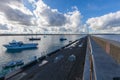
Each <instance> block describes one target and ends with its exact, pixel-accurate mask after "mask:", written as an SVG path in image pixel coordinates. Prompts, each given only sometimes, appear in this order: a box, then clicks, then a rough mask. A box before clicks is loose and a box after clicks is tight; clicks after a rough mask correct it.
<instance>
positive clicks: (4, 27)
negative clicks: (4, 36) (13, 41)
mask: <svg viewBox="0 0 120 80" xmlns="http://www.w3.org/2000/svg"><path fill="white" fill-rule="evenodd" d="M0 30H8V27H7V25H2V24H0Z"/></svg>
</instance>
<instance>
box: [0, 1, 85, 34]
mask: <svg viewBox="0 0 120 80" xmlns="http://www.w3.org/2000/svg"><path fill="white" fill-rule="evenodd" d="M28 2H29V3H30V4H31V5H29V6H32V7H33V10H30V9H29V8H27V6H25V5H24V4H23V3H24V1H23V0H0V26H1V27H0V30H5V29H6V30H7V31H8V33H36V32H38V33H44V32H48V33H52V32H53V33H55V32H56V33H61V32H65V33H67V32H71V33H75V32H81V31H82V27H83V25H82V21H81V18H82V15H81V13H80V11H79V10H78V9H77V7H76V6H73V7H72V9H73V11H71V12H67V13H61V12H59V11H58V10H57V9H52V8H51V7H50V6H48V5H46V4H45V3H44V2H43V0H28ZM3 27H4V28H3ZM7 31H6V32H7Z"/></svg>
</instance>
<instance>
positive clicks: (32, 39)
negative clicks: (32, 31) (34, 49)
mask: <svg viewBox="0 0 120 80" xmlns="http://www.w3.org/2000/svg"><path fill="white" fill-rule="evenodd" d="M29 40H30V41H34V40H41V39H40V38H29Z"/></svg>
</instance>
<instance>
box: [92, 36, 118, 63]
mask: <svg viewBox="0 0 120 80" xmlns="http://www.w3.org/2000/svg"><path fill="white" fill-rule="evenodd" d="M92 38H93V39H94V40H95V41H96V42H97V43H98V44H99V45H100V46H101V47H102V48H103V49H104V50H105V51H106V52H107V53H108V54H109V55H111V56H112V57H113V58H114V59H115V60H116V61H117V63H119V64H120V42H117V41H113V40H108V39H104V38H100V37H95V36H92Z"/></svg>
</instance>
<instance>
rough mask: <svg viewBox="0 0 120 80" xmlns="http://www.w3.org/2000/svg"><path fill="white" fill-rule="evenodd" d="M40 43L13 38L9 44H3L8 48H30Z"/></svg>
mask: <svg viewBox="0 0 120 80" xmlns="http://www.w3.org/2000/svg"><path fill="white" fill-rule="evenodd" d="M37 45H38V43H23V42H22V41H18V42H17V41H15V40H13V41H12V42H10V43H9V44H5V45H3V46H4V47H6V48H7V49H8V50H14V49H29V48H37Z"/></svg>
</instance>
